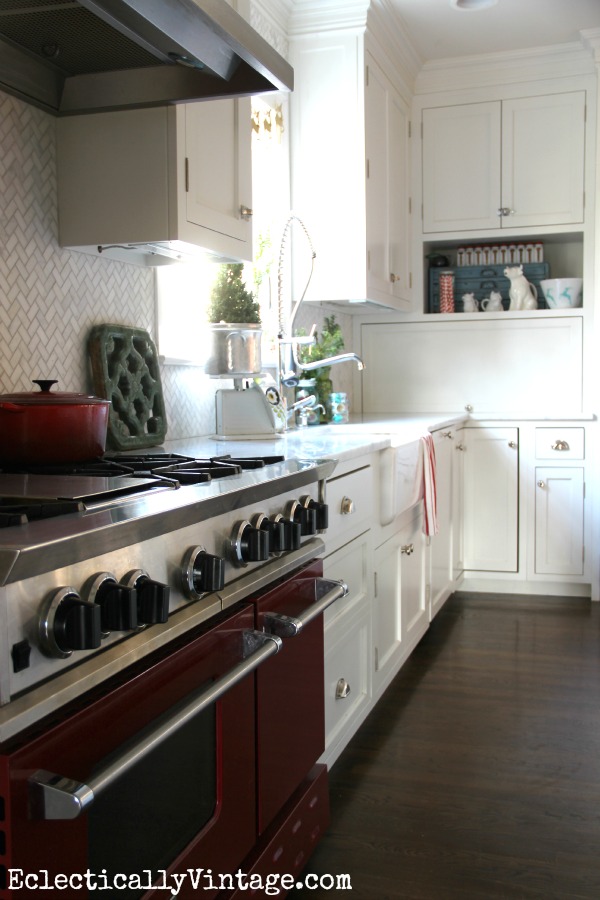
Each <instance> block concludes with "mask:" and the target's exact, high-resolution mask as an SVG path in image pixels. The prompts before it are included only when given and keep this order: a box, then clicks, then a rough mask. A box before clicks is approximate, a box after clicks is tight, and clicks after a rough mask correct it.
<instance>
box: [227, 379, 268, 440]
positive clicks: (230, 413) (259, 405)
mask: <svg viewBox="0 0 600 900" xmlns="http://www.w3.org/2000/svg"><path fill="white" fill-rule="evenodd" d="M234 385H235V387H234V388H233V389H224V390H219V391H217V392H216V394H215V407H216V433H215V434H214V435H213V437H214V438H215V439H216V440H218V441H244V440H245V441H252V440H261V441H264V440H276V439H277V438H278V437H279V436H280V433H281V432H282V431H283V430H284V429H285V412H284V410H283V405H282V403H281V399H280V397H279V392H278V391H277V389H276V388H275V387H274V386H271V385H266V386H265V387H264V388H263V387H262V386H261V385H260V384H257V383H256V382H255V381H252V382H250V383H249V385H248V387H246V388H244V386H243V382H242V379H237V378H236V379H234Z"/></svg>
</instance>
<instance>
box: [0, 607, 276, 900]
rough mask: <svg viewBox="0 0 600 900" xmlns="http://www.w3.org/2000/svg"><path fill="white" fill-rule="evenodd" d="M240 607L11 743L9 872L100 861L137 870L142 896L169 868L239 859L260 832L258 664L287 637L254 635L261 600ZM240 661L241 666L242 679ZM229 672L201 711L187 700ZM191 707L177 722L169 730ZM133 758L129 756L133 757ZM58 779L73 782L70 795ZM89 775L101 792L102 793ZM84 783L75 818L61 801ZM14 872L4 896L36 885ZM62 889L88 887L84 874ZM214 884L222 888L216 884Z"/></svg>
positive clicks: (81, 869) (226, 866)
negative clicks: (22, 884)
mask: <svg viewBox="0 0 600 900" xmlns="http://www.w3.org/2000/svg"><path fill="white" fill-rule="evenodd" d="M235 609H236V611H235V612H234V613H232V614H230V615H228V616H227V618H226V619H225V620H223V617H220V620H218V621H217V622H215V620H211V621H212V623H213V624H211V623H210V622H209V623H206V624H205V625H204V626H202V628H201V629H199V630H198V631H196V632H194V635H193V636H192V637H191V638H190V637H189V636H187V639H186V641H185V642H183V640H182V641H181V643H180V644H177V645H169V647H168V648H165V649H164V650H163V651H161V654H160V658H156V657H152V662H151V663H149V662H148V660H145V661H144V662H143V665H142V663H140V664H139V666H140V668H139V670H138V671H134V672H133V673H132V672H131V670H129V675H128V677H127V679H125V678H124V677H120V679H119V682H118V683H112V684H110V685H109V686H108V687H107V686H102V688H100V689H99V690H98V691H97V693H96V694H95V695H94V696H91V697H90V696H89V695H88V696H87V697H86V698H85V700H86V702H85V705H83V704H82V705H81V706H80V708H79V709H77V710H76V711H74V712H73V713H71V714H70V715H69V716H68V717H66V718H64V719H63V720H62V721H60V722H56V723H54V724H52V725H50V726H48V727H47V728H46V729H45V730H44V731H42V732H41V733H38V734H36V735H35V736H32V737H31V738H30V739H29V740H28V741H26V742H24V743H21V744H20V745H19V746H16V747H14V748H12V749H6V750H5V752H4V753H3V754H2V756H1V757H0V766H1V768H0V772H1V774H0V788H1V794H2V798H3V802H4V819H5V821H4V833H5V836H6V839H5V847H4V858H3V859H2V860H1V861H2V863H3V865H4V870H5V872H6V871H7V870H8V869H9V868H11V867H12V868H15V867H18V868H19V869H22V870H23V876H22V877H23V878H24V877H25V875H26V874H27V873H37V874H38V876H39V873H40V872H41V871H44V870H48V873H49V874H48V877H49V878H50V879H52V878H54V876H55V875H69V874H74V875H77V874H79V875H83V873H85V872H86V871H88V870H90V871H91V872H93V873H98V874H99V873H102V872H103V871H105V873H106V877H107V878H109V879H110V878H112V877H113V875H114V874H115V873H118V874H121V875H122V874H126V875H128V874H133V875H137V876H138V880H137V882H136V880H135V879H133V885H132V886H131V887H128V889H127V890H122V889H121V887H119V889H118V896H119V897H122V898H128V900H131V898H134V897H136V898H138V897H150V896H163V895H164V889H163V890H162V891H161V890H160V889H159V888H158V887H157V888H156V889H151V888H150V885H152V884H155V885H158V884H159V883H160V879H161V877H163V876H161V871H162V870H166V872H167V873H170V872H176V871H185V870H186V869H187V868H189V867H203V868H204V869H207V868H212V870H213V871H214V872H230V871H234V870H235V868H236V866H237V865H238V864H239V863H240V862H241V860H242V859H243V858H244V856H245V854H246V853H247V852H248V850H249V849H250V848H251V847H252V846H253V844H254V842H255V837H256V824H255V808H256V806H255V804H256V791H255V705H254V687H255V685H254V677H246V676H245V672H248V671H251V670H252V669H253V668H254V667H255V666H256V665H258V664H259V663H260V662H262V661H263V660H264V659H265V658H266V657H267V656H268V655H271V653H274V652H277V649H278V648H277V647H275V645H274V644H273V642H272V641H265V640H264V639H263V637H262V636H256V637H257V639H258V640H259V649H258V650H256V649H254V650H252V651H247V648H246V649H244V644H245V642H246V641H247V639H248V638H251V637H252V635H255V632H254V631H253V628H254V617H253V610H252V608H251V607H250V606H247V605H244V606H243V607H242V608H239V607H236V608H235ZM268 643H271V647H268V646H267V644H268ZM273 648H274V649H273ZM167 651H168V652H167ZM232 671H233V672H234V673H237V674H236V676H235V679H233V681H234V683H233V686H231V684H230V683H228V679H230V680H231V674H230V673H231V672H232ZM221 685H225V687H226V693H225V694H224V695H223V696H222V697H221V699H218V700H217V701H214V702H210V703H208V705H206V704H205V708H203V709H201V711H199V712H193V714H192V713H190V712H189V709H188V710H187V712H186V710H184V707H186V708H188V707H190V705H192V706H193V704H194V703H195V702H196V700H197V698H201V699H202V698H204V699H205V698H206V697H207V696H209V695H210V694H211V693H212V694H213V695H214V694H215V690H216V689H217V686H221ZM184 713H185V716H184V718H183V722H182V721H180V720H181V717H182V716H183V715H184ZM178 716H179V720H178V725H177V728H175V729H174V730H172V732H169V733H168V736H166V737H165V728H168V726H169V723H170V722H172V721H174V720H176V719H177V717H178ZM167 720H168V721H167ZM150 732H152V734H157V733H160V734H162V737H161V739H160V741H158V742H155V741H153V740H152V735H150V740H149V741H148V740H147V738H148V735H149V733H150ZM133 745H135V746H133ZM142 745H143V752H140V753H137V752H136V747H139V746H142ZM132 746H133V749H132ZM3 749H4V748H3ZM123 760H128V763H127V766H126V767H125V768H123V765H122V764H123ZM52 773H54V774H52ZM115 773H116V775H115ZM55 776H61V777H62V780H61V779H59V778H57V777H55ZM54 785H58V786H59V788H60V787H62V786H64V785H66V792H65V795H64V796H58V800H57V802H58V808H55V806H54V798H53V796H52V788H53V786H54ZM85 786H88V787H91V788H92V790H93V791H94V792H95V794H96V796H94V797H93V800H92V802H90V804H89V807H87V806H86V803H87V799H89V797H88V795H87V794H86V792H85ZM70 790H72V792H73V794H74V795H75V800H74V801H73V803H74V809H73V814H74V816H75V818H72V819H71V820H64V819H63V816H64V815H65V810H64V809H60V807H61V804H63V805H64V803H65V802H66V804H67V806H68V805H69V804H70V803H71V800H69V796H68V794H69V791H70ZM59 794H60V791H59ZM77 798H79V799H77ZM81 798H83V799H81ZM78 803H80V805H81V806H83V807H84V809H83V811H81V812H79V811H78V809H77V808H76V807H77V804H78ZM67 814H69V812H68V809H67ZM53 816H54V817H56V818H52V817H53ZM11 877H13V878H14V876H11V873H7V875H6V881H7V885H6V887H7V888H8V889H9V890H7V892H6V893H4V892H2V894H1V896H2V897H3V898H4V897H11V896H14V897H16V896H23V894H22V891H14V893H13V892H11V891H10V878H11ZM39 877H40V878H41V876H39ZM44 877H45V876H44ZM109 883H110V882H109ZM30 884H31V886H33V885H34V884H35V883H34V882H33V881H31V882H30ZM98 885H99V886H100V885H101V882H100V881H98ZM13 886H15V887H16V881H15V880H13ZM186 890H189V888H186V889H184V890H182V892H181V894H180V896H181V897H184V896H187V895H186ZM61 896H63V897H73V898H81V897H82V896H86V894H85V893H82V890H81V884H78V881H77V879H74V880H73V881H72V885H71V887H67V888H66V889H64V890H61ZM190 896H191V894H190ZM203 896H207V897H210V896H213V893H212V892H211V891H206V890H203Z"/></svg>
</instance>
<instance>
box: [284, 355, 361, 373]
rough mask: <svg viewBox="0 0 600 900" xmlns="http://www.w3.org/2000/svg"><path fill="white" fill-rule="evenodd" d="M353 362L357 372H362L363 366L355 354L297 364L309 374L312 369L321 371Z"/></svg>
mask: <svg viewBox="0 0 600 900" xmlns="http://www.w3.org/2000/svg"><path fill="white" fill-rule="evenodd" d="M343 362H355V363H356V365H357V366H358V371H359V372H362V371H363V369H364V368H365V364H364V362H363V361H362V359H361V358H360V356H358V354H357V353H339V354H338V355H337V356H329V357H327V359H317V360H315V361H314V362H308V363H298V365H299V367H300V368H301V369H303V370H304V371H305V372H311V371H312V370H313V369H322V368H324V367H325V366H335V365H337V364H338V363H343Z"/></svg>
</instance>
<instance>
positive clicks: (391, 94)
mask: <svg viewBox="0 0 600 900" xmlns="http://www.w3.org/2000/svg"><path fill="white" fill-rule="evenodd" d="M367 61H368V64H367V67H366V90H365V130H366V138H365V140H366V153H367V162H366V225H367V283H368V288H369V290H368V294H369V297H375V298H377V297H381V298H382V299H385V298H387V297H390V298H391V297H394V298H396V300H397V301H402V300H403V299H405V300H406V301H407V304H406V305H407V306H409V302H408V301H409V292H410V255H409V238H408V236H409V215H408V183H409V153H408V146H409V142H408V131H409V117H408V109H407V107H406V106H405V104H404V102H403V100H402V98H401V97H400V96H399V95H398V94H397V92H396V91H395V90H394V89H393V87H392V85H391V84H390V82H389V81H388V80H387V78H386V77H385V75H384V74H383V72H382V71H381V69H380V68H379V67H378V66H377V65H376V64H375V62H374V60H373V59H372V57H370V56H368V57H367ZM394 306H395V307H398V308H401V307H402V303H401V302H396V303H394Z"/></svg>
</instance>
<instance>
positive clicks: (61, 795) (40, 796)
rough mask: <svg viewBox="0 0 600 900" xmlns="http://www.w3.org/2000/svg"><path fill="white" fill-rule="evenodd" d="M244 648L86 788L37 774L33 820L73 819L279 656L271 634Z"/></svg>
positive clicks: (251, 639)
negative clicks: (223, 670) (243, 654)
mask: <svg viewBox="0 0 600 900" xmlns="http://www.w3.org/2000/svg"><path fill="white" fill-rule="evenodd" d="M244 648H245V652H248V655H247V656H246V657H245V658H244V659H243V660H242V661H241V662H239V663H238V664H237V665H236V666H234V667H233V669H231V671H229V672H228V673H227V674H226V675H224V676H223V677H222V678H219V680H218V681H215V682H214V684H211V686H210V687H209V688H204V689H203V690H202V691H201V692H200V693H199V694H196V695H192V697H191V699H189V700H188V702H187V703H186V704H185V706H184V707H182V708H181V709H178V710H177V712H175V713H173V714H172V715H171V716H169V717H168V718H166V719H162V720H161V721H160V724H158V725H156V726H155V727H154V728H152V729H151V730H150V731H148V732H145V733H144V735H143V737H141V738H140V739H139V740H137V741H135V742H134V743H133V744H131V745H130V746H129V748H128V749H127V750H126V751H125V752H124V753H122V754H121V755H120V756H118V757H117V758H116V759H114V760H112V761H111V762H110V763H109V764H107V765H105V766H103V767H102V768H101V769H100V770H99V771H98V772H96V774H95V775H94V776H93V777H92V778H90V779H89V780H88V782H87V784H82V783H81V782H79V781H74V780H73V779H72V778H63V777H62V776H61V775H54V774H53V773H52V772H46V771H44V770H40V771H38V772H35V773H34V774H33V775H32V776H31V778H30V779H29V786H30V791H31V799H32V807H33V809H34V811H35V813H36V818H40V819H76V818H77V817H78V816H79V815H80V813H82V812H83V811H84V810H85V809H87V808H88V807H89V806H90V804H91V803H93V802H94V799H95V798H96V797H97V796H98V795H99V794H101V793H102V791H103V790H105V788H107V787H110V785H111V784H113V782H115V781H116V780H117V779H118V778H121V776H122V775H125V773H126V772H128V771H129V770H130V769H132V768H133V767H134V766H135V765H136V763H138V762H140V760H142V759H143V758H144V757H145V756H147V755H148V754H149V753H150V752H151V751H152V750H154V748H155V747H157V746H158V745H159V744H162V743H163V741H165V740H166V739H167V738H169V737H170V736H171V735H172V734H174V733H175V732H176V731H178V730H179V729H180V728H181V727H182V726H183V725H185V724H186V723H187V722H188V721H189V720H190V719H191V718H192V717H193V716H196V715H197V714H198V713H200V712H202V710H204V709H206V707H207V706H210V705H211V704H212V703H215V702H216V701H217V700H219V699H220V698H221V697H222V696H223V694H225V693H226V692H227V691H228V690H229V689H230V688H232V687H233V686H234V685H236V684H237V683H238V682H239V681H241V680H242V679H243V678H245V677H246V675H248V674H249V673H250V672H252V671H254V669H256V668H257V667H258V666H259V665H260V664H261V663H262V662H264V661H265V660H266V659H268V658H269V657H270V656H273V655H274V654H275V653H278V652H279V650H280V648H281V640H280V638H278V637H276V636H275V635H272V634H265V633H264V632H262V631H245V632H244Z"/></svg>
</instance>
